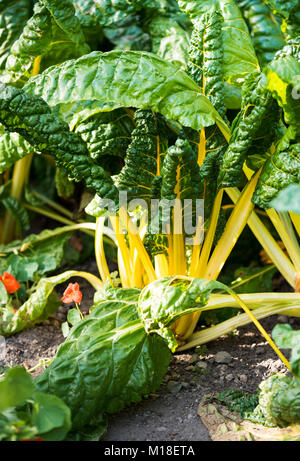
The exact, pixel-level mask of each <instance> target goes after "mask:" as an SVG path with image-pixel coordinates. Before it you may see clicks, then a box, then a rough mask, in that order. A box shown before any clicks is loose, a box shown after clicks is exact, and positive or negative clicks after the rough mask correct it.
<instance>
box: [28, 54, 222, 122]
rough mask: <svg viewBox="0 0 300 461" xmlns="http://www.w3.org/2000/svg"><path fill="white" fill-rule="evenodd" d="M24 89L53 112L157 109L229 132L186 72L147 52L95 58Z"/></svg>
mask: <svg viewBox="0 0 300 461" xmlns="http://www.w3.org/2000/svg"><path fill="white" fill-rule="evenodd" d="M129 69H130V70H129ZM50 81H51V85H49V82H50ZM46 82H48V83H46ZM79 82H80V83H79ZM61 88H64V91H63V92H62V91H61ZM24 89H25V91H26V93H30V94H36V95H39V96H41V97H42V98H43V99H44V100H45V101H46V102H47V103H48V104H49V105H50V107H55V106H58V105H60V104H73V103H75V102H80V101H81V102H83V101H96V100H97V101H98V103H99V112H101V111H103V110H107V107H108V106H107V104H109V105H110V106H109V108H110V110H112V109H113V108H118V107H136V108H140V109H149V108H151V109H152V110H153V111H154V112H160V113H162V114H163V115H164V116H165V117H167V118H170V119H174V120H178V121H179V122H180V123H182V124H183V125H185V126H191V127H192V128H194V129H196V130H199V129H201V128H202V126H208V125H212V124H214V123H215V122H218V123H219V124H220V125H222V126H223V127H224V126H225V125H224V122H223V120H222V119H221V118H220V116H219V115H218V113H217V112H216V110H215V109H214V108H213V106H212V104H211V103H210V102H209V100H208V99H207V98H206V97H205V96H204V95H203V94H202V93H201V90H200V88H199V87H198V85H196V83H194V82H193V80H192V79H191V78H190V77H188V75H187V74H186V73H185V72H184V71H182V70H181V69H180V68H179V67H178V66H176V65H174V64H172V63H169V62H167V61H164V60H162V59H161V58H159V57H158V56H156V55H154V54H151V53H147V52H142V51H119V50H116V51H111V52H108V53H100V52H93V53H90V54H89V55H87V56H84V57H82V58H79V59H78V60H70V61H67V62H65V63H64V64H61V65H60V66H58V67H56V68H52V69H49V70H48V71H45V72H44V73H43V74H42V75H40V76H37V77H34V78H32V79H31V80H30V82H29V83H28V84H27V85H26V87H25V88H24ZM101 104H105V105H104V106H102V107H101Z"/></svg>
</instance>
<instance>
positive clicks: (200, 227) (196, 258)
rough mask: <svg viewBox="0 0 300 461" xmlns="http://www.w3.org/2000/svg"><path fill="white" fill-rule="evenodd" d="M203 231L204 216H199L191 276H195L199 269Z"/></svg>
mask: <svg viewBox="0 0 300 461" xmlns="http://www.w3.org/2000/svg"><path fill="white" fill-rule="evenodd" d="M202 232H203V224H202V216H199V217H198V223H197V228H196V235H195V237H194V239H193V243H194V244H193V249H192V258H191V264H190V270H189V276H190V277H195V274H196V273H197V271H198V270H199V267H198V262H199V257H200V251H201V247H202V242H201V237H202Z"/></svg>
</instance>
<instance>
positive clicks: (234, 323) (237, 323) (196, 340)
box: [177, 305, 289, 352]
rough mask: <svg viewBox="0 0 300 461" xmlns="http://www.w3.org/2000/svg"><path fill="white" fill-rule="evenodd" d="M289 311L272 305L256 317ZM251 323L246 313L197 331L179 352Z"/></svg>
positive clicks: (284, 307) (259, 309) (256, 311)
mask: <svg viewBox="0 0 300 461" xmlns="http://www.w3.org/2000/svg"><path fill="white" fill-rule="evenodd" d="M288 309H289V308H288V307H286V306H282V307H278V306H276V307H274V306H272V305H271V306H268V307H260V308H257V309H255V316H256V319H262V318H265V317H269V316H270V315H274V314H280V313H282V314H285V313H286V310H288ZM251 321H252V320H251V319H250V318H249V316H248V314H246V313H245V314H240V315H236V316H235V317H231V318H230V319H228V320H225V321H224V322H221V323H219V324H218V325H214V326H212V327H210V328H206V329H204V330H201V331H197V332H196V333H194V334H193V335H192V336H191V337H190V338H189V340H188V341H187V342H186V344H184V345H183V346H181V347H179V348H178V349H177V351H178V352H181V351H184V350H187V349H190V348H192V347H196V346H200V345H201V344H206V343H208V342H210V341H213V340H215V339H217V338H219V337H220V336H222V335H225V334H227V333H230V332H231V331H233V330H235V329H236V328H239V327H241V326H243V325H247V324H248V323H250V322H251Z"/></svg>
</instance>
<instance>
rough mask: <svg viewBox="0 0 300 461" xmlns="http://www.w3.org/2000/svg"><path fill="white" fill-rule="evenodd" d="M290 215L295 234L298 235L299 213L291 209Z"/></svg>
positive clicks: (299, 234) (299, 228)
mask: <svg viewBox="0 0 300 461" xmlns="http://www.w3.org/2000/svg"><path fill="white" fill-rule="evenodd" d="M290 217H291V220H292V221H293V224H294V226H295V229H296V231H297V234H298V236H299V237H300V215H299V214H296V213H294V212H292V211H291V212H290Z"/></svg>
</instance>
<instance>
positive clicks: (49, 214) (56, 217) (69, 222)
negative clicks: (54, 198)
mask: <svg viewBox="0 0 300 461" xmlns="http://www.w3.org/2000/svg"><path fill="white" fill-rule="evenodd" d="M22 206H23V207H24V208H26V209H27V210H31V211H34V212H35V213H38V214H41V215H43V216H47V217H48V218H51V219H54V220H55V221H58V222H61V223H62V224H67V225H70V226H74V225H77V224H78V225H79V224H80V228H78V229H82V231H83V232H84V233H85V234H88V235H91V236H92V237H94V235H95V232H94V231H93V230H90V229H96V227H95V225H94V226H93V227H91V226H88V227H85V226H84V222H83V223H77V224H75V223H74V221H72V220H71V219H68V218H65V217H64V216H61V215H59V214H57V213H55V212H53V211H50V210H45V209H44V208H40V207H36V206H32V205H29V204H28V203H22ZM81 224H83V226H81ZM90 224H91V223H90Z"/></svg>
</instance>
